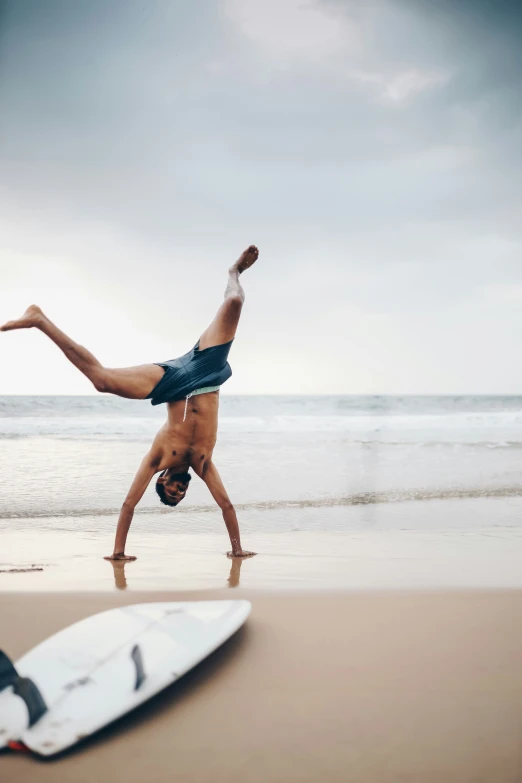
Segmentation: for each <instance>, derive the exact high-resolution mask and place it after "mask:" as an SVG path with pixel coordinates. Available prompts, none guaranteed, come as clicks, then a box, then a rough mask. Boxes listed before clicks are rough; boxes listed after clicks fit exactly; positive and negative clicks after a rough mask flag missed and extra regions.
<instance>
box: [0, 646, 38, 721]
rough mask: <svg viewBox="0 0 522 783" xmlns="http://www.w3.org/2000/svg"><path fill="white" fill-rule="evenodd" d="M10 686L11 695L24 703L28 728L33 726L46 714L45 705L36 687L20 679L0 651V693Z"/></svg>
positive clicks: (27, 680)
mask: <svg viewBox="0 0 522 783" xmlns="http://www.w3.org/2000/svg"><path fill="white" fill-rule="evenodd" d="M10 685H11V686H12V688H13V693H15V694H16V695H17V696H19V697H20V698H21V699H23V701H24V702H25V705H26V707H27V711H28V712H29V726H34V724H35V723H36V721H38V720H40V718H41V717H42V715H44V714H45V713H46V712H47V705H46V703H45V701H44V698H43V696H42V694H41V693H40V691H39V690H38V686H37V685H35V683H34V682H33V681H32V680H31V679H29V677H20V675H19V674H18V672H17V671H16V669H15V666H14V664H13V662H12V661H11V659H10V658H9V656H8V655H6V654H5V653H4V652H2V650H0V691H3V690H5V688H8V687H9V686H10Z"/></svg>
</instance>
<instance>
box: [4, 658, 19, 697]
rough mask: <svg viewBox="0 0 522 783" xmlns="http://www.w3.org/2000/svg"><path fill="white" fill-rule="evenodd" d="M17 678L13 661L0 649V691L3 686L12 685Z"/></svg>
mask: <svg viewBox="0 0 522 783" xmlns="http://www.w3.org/2000/svg"><path fill="white" fill-rule="evenodd" d="M17 679H18V672H17V671H16V669H15V667H14V665H13V662H12V661H11V659H10V658H9V656H8V655H6V654H5V652H2V650H0V691H3V690H4V688H8V687H9V686H10V685H14V683H15V682H16V680H17Z"/></svg>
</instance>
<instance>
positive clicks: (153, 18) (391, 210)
mask: <svg viewBox="0 0 522 783" xmlns="http://www.w3.org/2000/svg"><path fill="white" fill-rule="evenodd" d="M519 7H520V4H519V3H517V2H502V0H497V1H496V2H487V1H486V0H458V2H457V0H454V2H449V1H446V0H425V1H424V2H423V1H422V0H364V2H362V1H361V2H357V1H356V0H354V1H353V2H351V1H350V0H222V1H220V0H197V2H192V0H140V2H135V0H3V2H2V0H0V8H1V10H0V29H1V38H0V112H1V119H0V168H1V175H0V182H1V184H0V196H1V199H2V207H1V210H0V235H1V257H0V320H1V321H4V320H7V319H10V318H12V317H14V316H17V315H18V314H19V313H21V312H22V311H23V310H24V309H25V307H26V306H27V305H28V304H30V303H32V302H36V303H38V304H40V305H41V306H42V307H44V309H46V311H47V312H48V314H49V316H50V317H51V318H52V319H53V320H54V321H55V322H57V323H58V325H59V326H61V327H62V328H63V329H65V330H66V331H68V332H69V333H70V334H71V335H72V336H73V337H74V338H75V339H77V340H78V341H80V342H82V343H83V344H85V345H86V346H87V347H89V348H90V349H91V350H92V351H93V352H94V353H95V354H96V355H97V356H98V358H99V359H100V360H101V361H102V362H103V363H105V364H107V365H109V366H126V365H132V364H140V363H143V362H150V361H161V360H165V359H168V358H172V357H174V356H178V355H180V354H182V353H184V352H185V351H187V350H188V349H189V348H190V347H191V346H192V345H193V344H194V343H195V341H196V340H197V338H198V336H199V334H200V333H201V332H202V331H203V329H204V328H205V327H206V326H207V323H208V322H209V321H210V320H211V318H212V317H213V314H214V311H215V309H216V308H217V307H218V305H219V303H220V300H221V297H222V292H223V290H224V287H225V285H226V270H227V268H228V266H229V265H230V263H231V262H232V261H233V260H234V259H235V258H236V257H237V255H238V254H239V252H240V251H241V250H242V249H243V248H244V247H245V246H246V245H248V244H250V243H255V244H257V245H258V247H259V248H260V258H259V261H258V263H257V265H256V266H255V267H254V268H253V269H252V270H250V271H248V272H247V273H246V274H245V276H244V287H245V291H246V296H247V299H246V304H245V308H244V311H243V316H242V321H241V324H240V328H239V332H238V336H237V339H236V343H235V345H234V348H233V351H232V353H231V356H230V361H231V364H232V367H233V370H234V375H233V378H232V379H231V380H230V381H229V382H228V383H227V385H226V387H225V388H224V391H225V392H227V393H298V392H302V393H348V394H350V393H379V394H385V393H522V362H521V360H520V345H521V341H522V255H521V247H522V166H521V161H522V79H521V73H522V54H521V47H520V40H521V37H522V10H518V9H519ZM456 9H458V10H456ZM0 368H1V369H0V393H3V394H39V393H41V394H54V393H73V394H74V393H91V391H93V390H92V387H91V386H90V384H89V383H88V382H87V381H86V380H85V379H84V378H83V377H82V376H81V375H80V373H78V371H77V370H76V369H75V368H73V367H72V366H70V365H68V363H67V361H66V360H65V358H64V357H63V356H62V355H61V354H60V352H59V351H58V349H57V348H56V347H55V346H53V345H52V344H51V343H49V342H48V341H47V338H45V337H44V336H43V335H41V334H39V333H36V332H18V333H8V334H3V335H2V334H0Z"/></svg>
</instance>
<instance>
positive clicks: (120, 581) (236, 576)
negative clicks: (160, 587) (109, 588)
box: [108, 557, 245, 590]
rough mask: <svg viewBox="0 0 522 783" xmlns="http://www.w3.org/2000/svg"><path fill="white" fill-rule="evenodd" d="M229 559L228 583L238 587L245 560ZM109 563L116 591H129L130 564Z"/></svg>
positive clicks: (113, 561) (230, 585)
mask: <svg viewBox="0 0 522 783" xmlns="http://www.w3.org/2000/svg"><path fill="white" fill-rule="evenodd" d="M229 559H230V560H231V561H232V565H231V566H230V574H229V575H228V579H227V583H228V586H229V587H238V586H239V580H240V576H241V566H242V565H243V562H244V560H245V558H244V557H231V558H229ZM108 562H109V563H110V564H111V566H112V570H113V572H114V585H115V587H116V589H117V590H127V588H128V584H127V577H126V575H125V566H126V565H128V562H124V561H117V560H109V561H108Z"/></svg>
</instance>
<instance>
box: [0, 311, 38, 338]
mask: <svg viewBox="0 0 522 783" xmlns="http://www.w3.org/2000/svg"><path fill="white" fill-rule="evenodd" d="M44 318H45V316H44V314H43V313H42V311H41V310H40V308H39V307H38V306H37V305H30V306H29V307H28V308H27V310H26V311H25V313H24V314H23V315H22V317H21V318H17V319H16V321H8V322H7V323H6V324H4V325H3V326H0V332H10V331H11V330H12V329H30V328H31V327H32V326H38V325H39V324H40V323H41V322H42V321H43V319H44Z"/></svg>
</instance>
